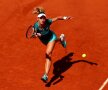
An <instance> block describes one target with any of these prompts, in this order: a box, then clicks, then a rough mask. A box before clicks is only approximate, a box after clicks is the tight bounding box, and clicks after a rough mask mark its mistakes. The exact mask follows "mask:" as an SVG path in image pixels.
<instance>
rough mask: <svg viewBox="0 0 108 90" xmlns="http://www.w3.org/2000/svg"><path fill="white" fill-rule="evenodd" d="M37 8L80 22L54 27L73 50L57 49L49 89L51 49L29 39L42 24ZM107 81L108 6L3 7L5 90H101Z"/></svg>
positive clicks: (1, 73)
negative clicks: (38, 21)
mask: <svg viewBox="0 0 108 90" xmlns="http://www.w3.org/2000/svg"><path fill="white" fill-rule="evenodd" d="M35 6H42V7H44V8H45V10H46V14H47V17H48V18H53V17H56V16H73V17H74V18H73V19H71V20H67V21H58V22H54V23H53V24H52V25H51V30H53V31H54V32H55V33H56V34H57V36H59V35H60V34H61V33H64V34H65V35H66V40H67V48H66V49H64V48H63V47H62V46H61V45H60V44H59V43H57V44H56V46H55V48H54V51H53V54H52V66H51V69H50V73H49V80H48V83H47V84H45V83H43V82H42V81H41V80H40V78H41V76H42V75H43V73H44V63H45V49H46V46H44V45H43V44H42V43H41V42H40V41H39V39H30V40H28V39H26V37H25V32H26V30H27V28H28V26H29V25H31V24H33V23H34V22H36V16H35V15H33V14H32V9H33V7H35ZM83 53H86V54H87V57H86V58H82V57H81V55H82V54H83ZM107 78H108V1H107V0H1V1H0V90H98V89H99V88H100V87H101V85H102V84H103V82H104V81H105V80H106V79H107ZM103 90H108V84H107V85H106V86H105V87H104V88H103Z"/></svg>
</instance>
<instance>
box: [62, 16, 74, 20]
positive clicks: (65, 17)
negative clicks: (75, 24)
mask: <svg viewBox="0 0 108 90" xmlns="http://www.w3.org/2000/svg"><path fill="white" fill-rule="evenodd" d="M72 18H73V17H71V16H64V17H63V19H64V20H69V19H72Z"/></svg>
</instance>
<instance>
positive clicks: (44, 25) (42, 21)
mask: <svg viewBox="0 0 108 90" xmlns="http://www.w3.org/2000/svg"><path fill="white" fill-rule="evenodd" d="M33 14H37V22H36V23H35V24H34V29H35V31H36V32H37V34H36V35H35V37H38V38H39V39H40V41H41V42H42V43H43V44H44V45H46V52H45V55H46V62H45V72H44V75H43V76H42V78H41V80H42V81H44V82H47V80H48V73H49V70H50V67H51V54H52V51H53V49H54V46H55V43H56V42H60V43H61V45H62V46H63V47H64V48H66V40H65V35H64V34H61V35H60V37H57V36H56V34H55V33H54V32H53V31H52V30H50V25H51V24H52V23H53V22H55V21H58V20H68V19H70V18H71V17H70V16H58V17H55V18H52V19H48V18H47V16H46V14H45V11H44V9H43V8H42V7H37V8H34V9H33Z"/></svg>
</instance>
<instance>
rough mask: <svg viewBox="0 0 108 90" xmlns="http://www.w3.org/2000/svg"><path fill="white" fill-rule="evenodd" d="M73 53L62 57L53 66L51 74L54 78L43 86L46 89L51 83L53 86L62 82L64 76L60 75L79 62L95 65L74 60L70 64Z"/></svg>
mask: <svg viewBox="0 0 108 90" xmlns="http://www.w3.org/2000/svg"><path fill="white" fill-rule="evenodd" d="M73 54H74V53H72V52H71V53H69V54H67V55H66V56H64V57H63V58H61V59H60V60H57V61H56V62H55V63H54V64H53V66H54V70H53V74H54V76H53V77H52V78H51V80H50V81H49V82H48V83H47V84H46V85H45V86H46V87H50V86H51V84H52V83H53V85H55V84H57V83H59V82H60V81H62V80H63V78H64V76H62V73H64V72H65V71H67V70H68V69H69V68H70V67H71V66H72V65H73V64H76V63H79V62H84V63H88V64H90V65H97V63H94V62H90V61H87V60H76V61H73V62H71V60H72V58H71V57H72V56H73Z"/></svg>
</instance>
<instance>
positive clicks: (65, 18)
mask: <svg viewBox="0 0 108 90" xmlns="http://www.w3.org/2000/svg"><path fill="white" fill-rule="evenodd" d="M68 19H71V17H70V16H58V17H55V18H52V22H55V21H57V20H68Z"/></svg>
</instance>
